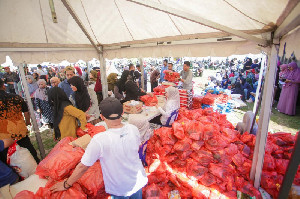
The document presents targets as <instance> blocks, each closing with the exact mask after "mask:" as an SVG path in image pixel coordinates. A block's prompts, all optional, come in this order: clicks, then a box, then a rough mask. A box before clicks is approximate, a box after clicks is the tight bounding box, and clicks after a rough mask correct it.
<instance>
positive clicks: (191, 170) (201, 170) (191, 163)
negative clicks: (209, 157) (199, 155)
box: [186, 159, 208, 180]
mask: <svg viewBox="0 0 300 199" xmlns="http://www.w3.org/2000/svg"><path fill="white" fill-rule="evenodd" d="M186 171H187V175H189V176H192V177H194V178H196V179H197V180H199V179H200V178H202V177H203V176H204V174H205V173H207V172H208V169H207V168H206V167H204V166H202V165H201V164H200V163H199V162H197V161H195V160H193V159H188V160H187V169H186Z"/></svg>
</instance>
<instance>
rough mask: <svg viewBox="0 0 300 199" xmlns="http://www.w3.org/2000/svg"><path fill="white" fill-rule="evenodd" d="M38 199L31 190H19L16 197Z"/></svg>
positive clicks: (16, 198) (18, 198)
mask: <svg viewBox="0 0 300 199" xmlns="http://www.w3.org/2000/svg"><path fill="white" fill-rule="evenodd" d="M35 198H36V199H37V197H35V195H34V193H33V192H31V191H26V190H25V191H21V192H19V193H18V194H17V195H16V196H15V197H14V199H35Z"/></svg>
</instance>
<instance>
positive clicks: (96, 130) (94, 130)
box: [76, 123, 106, 137]
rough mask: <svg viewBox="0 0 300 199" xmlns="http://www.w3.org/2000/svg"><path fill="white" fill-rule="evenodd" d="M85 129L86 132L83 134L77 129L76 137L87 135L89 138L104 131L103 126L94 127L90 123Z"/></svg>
mask: <svg viewBox="0 0 300 199" xmlns="http://www.w3.org/2000/svg"><path fill="white" fill-rule="evenodd" d="M85 127H86V128H87V129H88V131H87V132H84V131H83V130H82V129H81V128H78V129H77V131H76V134H77V136H78V137H81V136H84V135H85V134H89V135H90V136H91V137H94V135H96V134H98V133H101V132H104V131H106V129H105V127H104V126H94V125H92V124H91V123H87V124H86V125H85Z"/></svg>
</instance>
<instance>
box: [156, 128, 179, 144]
mask: <svg viewBox="0 0 300 199" xmlns="http://www.w3.org/2000/svg"><path fill="white" fill-rule="evenodd" d="M154 134H155V135H158V136H159V137H160V140H161V142H162V144H163V145H165V144H170V145H174V144H175V143H176V142H177V138H176V137H175V136H174V132H173V130H172V128H168V127H162V128H160V129H158V130H155V131H154Z"/></svg>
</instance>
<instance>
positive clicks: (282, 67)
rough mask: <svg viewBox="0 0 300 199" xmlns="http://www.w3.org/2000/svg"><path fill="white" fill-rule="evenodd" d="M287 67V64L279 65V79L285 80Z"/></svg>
mask: <svg viewBox="0 0 300 199" xmlns="http://www.w3.org/2000/svg"><path fill="white" fill-rule="evenodd" d="M287 69H288V65H287V64H282V65H280V72H279V77H281V78H285V77H286V76H287V74H288V72H289V71H288V70H287Z"/></svg>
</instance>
